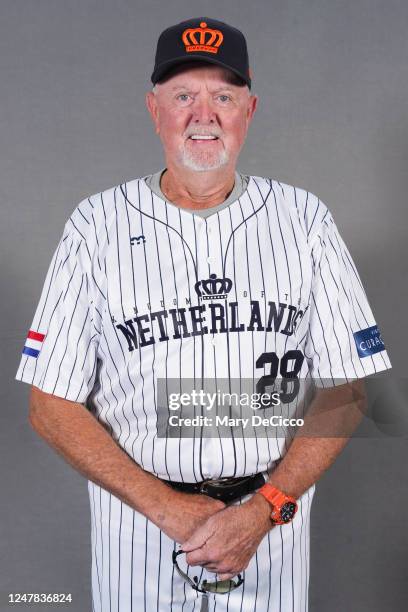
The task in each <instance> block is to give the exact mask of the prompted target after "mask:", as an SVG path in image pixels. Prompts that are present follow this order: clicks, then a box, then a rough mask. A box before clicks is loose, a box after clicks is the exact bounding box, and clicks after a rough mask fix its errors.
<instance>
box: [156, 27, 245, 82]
mask: <svg viewBox="0 0 408 612" xmlns="http://www.w3.org/2000/svg"><path fill="white" fill-rule="evenodd" d="M191 61H200V62H208V63H209V64H216V65H217V66H222V67H223V68H227V69H228V70H232V72H234V73H235V74H236V75H238V76H239V77H241V79H242V80H243V81H245V83H246V84H247V85H248V87H249V88H251V76H252V75H251V70H250V68H249V60H248V50H247V44H246V40H245V36H244V35H243V34H242V32H241V31H240V30H237V28H234V27H232V26H230V25H228V24H227V23H224V22H222V21H217V20H216V19H210V18H209V17H197V18H194V19H188V20H187V21H182V22H181V23H178V24H176V25H174V26H170V27H169V28H167V29H166V30H164V31H163V32H162V33H161V34H160V36H159V40H158V41H157V49H156V58H155V64H154V70H153V73H152V76H151V80H152V83H157V82H158V81H160V80H161V79H162V78H163V77H164V76H165V74H166V73H167V72H169V70H171V69H172V68H174V67H175V66H178V65H179V64H183V63H187V62H191Z"/></svg>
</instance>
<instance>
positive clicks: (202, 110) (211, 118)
mask: <svg viewBox="0 0 408 612" xmlns="http://www.w3.org/2000/svg"><path fill="white" fill-rule="evenodd" d="M216 120H217V119H216V114H215V110H214V108H213V106H212V104H211V101H210V100H208V99H207V98H198V99H196V100H195V102H194V107H193V121H194V122H195V123H203V124H206V123H209V124H212V123H216Z"/></svg>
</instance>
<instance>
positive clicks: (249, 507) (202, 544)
mask: <svg viewBox="0 0 408 612" xmlns="http://www.w3.org/2000/svg"><path fill="white" fill-rule="evenodd" d="M258 498H259V496H253V497H252V498H251V499H250V500H249V501H248V502H245V503H243V504H241V505H239V506H227V507H225V508H224V509H222V510H219V511H218V512H216V513H215V514H213V515H212V516H210V517H209V518H208V519H207V520H206V521H205V523H203V524H202V525H201V526H200V527H199V528H198V529H197V530H196V531H195V532H194V533H193V534H192V535H191V536H190V537H189V538H188V539H187V540H186V541H184V542H182V543H181V548H182V550H183V551H184V552H185V553H187V554H186V561H187V563H188V564H189V565H191V566H194V565H199V566H201V567H204V568H206V569H207V570H208V571H210V572H214V573H216V574H218V580H228V579H230V578H233V577H234V576H236V575H237V574H239V573H241V572H242V571H243V570H245V569H246V568H247V567H248V564H249V562H250V560H251V558H252V557H253V555H254V554H255V552H256V550H257V548H258V546H259V543H260V542H261V540H262V539H263V537H264V536H265V534H266V533H267V532H268V531H269V530H270V529H271V528H272V526H273V525H272V523H271V520H270V518H269V511H267V512H265V506H264V505H262V502H261V503H259V500H258Z"/></svg>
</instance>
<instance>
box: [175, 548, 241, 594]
mask: <svg viewBox="0 0 408 612" xmlns="http://www.w3.org/2000/svg"><path fill="white" fill-rule="evenodd" d="M183 553H184V550H182V549H180V550H178V551H176V550H173V554H172V557H173V563H174V566H175V568H176V570H177V572H178V573H179V575H180V576H181V577H182V578H183V579H184V580H185V581H186V582H187V584H189V585H190V586H191V588H193V589H194V590H195V591H199V592H200V593H216V594H217V593H219V594H221V593H229V592H230V591H233V590H234V589H236V588H238V587H239V586H241V584H242V583H243V582H244V579H243V578H242V577H241V574H238V576H237V579H236V580H215V582H209V581H208V580H203V581H202V582H201V583H199V582H198V578H197V576H194V577H193V578H190V576H188V575H187V574H186V573H185V572H183V570H181V569H180V567H179V565H178V563H177V557H178V555H181V554H183Z"/></svg>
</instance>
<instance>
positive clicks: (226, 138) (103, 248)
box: [16, 18, 390, 612]
mask: <svg viewBox="0 0 408 612" xmlns="http://www.w3.org/2000/svg"><path fill="white" fill-rule="evenodd" d="M152 82H153V84H154V87H153V90H152V91H149V92H148V93H147V96H146V103H147V107H148V110H149V112H150V114H151V117H152V120H153V123H154V126H155V129H156V132H157V134H158V135H159V136H160V138H161V141H162V144H163V149H164V155H165V162H166V163H165V168H164V169H163V170H161V171H159V172H156V173H155V174H151V175H148V176H145V177H143V178H138V179H133V180H130V181H128V182H125V183H123V184H121V185H118V186H116V187H113V188H111V189H108V190H105V191H103V192H100V193H97V194H95V195H92V196H90V197H88V198H85V199H84V200H83V201H82V202H81V203H80V204H79V205H78V206H77V207H76V209H75V210H74V212H73V213H72V215H71V216H70V218H69V220H68V221H67V224H66V226H65V229H64V232H63V236H62V238H61V240H60V243H59V245H58V248H57V250H56V251H55V254H54V257H53V260H52V262H51V265H50V268H49V271H48V274H47V277H46V281H45V284H44V288H43V292H42V295H41V298H40V302H39V305H38V308H37V311H36V313H35V317H34V320H33V323H32V326H31V330H30V332H29V334H28V337H27V340H26V343H25V346H24V349H23V356H22V359H21V363H20V367H19V370H18V373H17V376H16V377H17V378H18V379H19V380H23V381H25V382H28V383H30V384H31V385H32V393H31V402H30V421H31V424H32V426H33V427H34V428H35V430H36V431H37V432H38V433H39V434H40V435H41V436H42V437H43V438H45V439H46V440H47V441H48V442H49V444H50V445H52V446H53V447H54V448H55V449H56V450H57V451H58V452H60V453H61V454H62V455H63V456H64V457H65V459H66V460H67V461H68V462H69V463H71V464H72V466H73V467H74V468H75V469H76V470H78V471H79V472H80V473H82V474H83V475H84V476H85V477H86V478H87V479H88V487H89V496H90V506H91V517H92V591H93V610H95V611H97V612H107V611H108V610H109V612H111V611H112V610H119V611H120V612H127V611H130V610H133V611H135V612H136V611H137V612H139V611H140V610H146V611H148V612H151V611H153V610H160V611H163V612H164V611H168V610H174V611H182V610H183V611H184V612H187V611H188V610H190V611H192V610H197V611H198V610H199V609H200V606H201V602H202V600H203V599H206V600H207V606H208V609H209V610H215V609H216V610H217V611H218V612H220V611H221V610H229V611H230V612H234V611H237V612H238V610H239V611H241V612H252V611H253V610H255V609H256V610H257V612H266V611H273V612H277V611H280V612H289V611H291V612H293V611H299V612H300V610H302V611H303V610H307V607H308V597H307V596H308V580H309V521H310V507H311V503H312V498H313V494H314V487H315V482H316V481H317V480H318V478H319V477H320V475H321V474H322V473H323V471H324V470H326V469H327V468H328V467H329V466H330V464H331V463H332V462H333V461H334V459H335V457H336V456H337V455H338V453H339V452H340V451H341V449H342V448H343V447H344V445H345V443H346V441H347V439H348V437H349V435H350V433H351V432H352V430H353V429H354V427H355V426H356V424H357V423H358V421H359V419H360V417H361V414H360V412H359V409H360V408H361V404H362V403H363V401H364V394H363V393H360V395H359V396H358V394H357V396H356V391H359V392H361V390H362V388H361V379H363V378H364V377H365V376H367V375H369V374H372V373H374V372H378V371H380V370H383V369H386V368H388V367H390V362H389V358H388V355H387V353H386V351H385V349H384V344H383V342H382V340H381V336H380V334H379V331H378V328H377V326H376V325H375V321H374V317H373V314H372V312H371V309H370V306H369V304H368V302H367V298H366V296H365V293H364V290H363V288H362V285H361V281H360V279H359V277H358V274H357V272H356V269H355V266H354V264H353V262H352V259H351V257H350V254H349V252H348V250H347V248H346V246H345V244H344V242H343V241H342V239H341V237H340V235H339V233H338V230H337V228H336V225H335V224H334V221H333V218H332V216H331V214H330V212H329V211H328V209H327V208H326V206H325V205H324V204H323V203H322V202H321V201H320V200H319V198H317V196H315V195H313V194H312V193H310V192H307V191H305V190H303V189H300V188H296V187H293V186H290V185H287V184H283V183H280V182H278V181H277V180H275V179H272V178H262V177H259V176H247V175H245V174H241V173H239V172H237V169H236V166H237V160H238V156H239V153H240V150H241V148H242V146H243V144H244V141H245V138H246V135H247V132H248V128H249V126H250V123H251V121H252V119H253V117H254V113H255V111H256V107H257V102H258V99H257V97H256V96H255V95H254V94H252V93H251V73H250V70H249V66H248V55H247V48H246V42H245V39H244V37H243V35H242V34H241V32H239V31H238V30H236V29H235V28H232V27H231V26H229V25H227V24H225V23H222V22H218V21H215V20H213V19H207V18H199V19H191V20H188V21H186V22H183V23H180V24H177V25H175V26H172V27H170V28H168V29H167V30H165V31H164V32H163V33H162V34H161V36H160V38H159V41H158V46H157V53H156V63H155V68H154V72H153V75H152ZM307 379H309V380H311V379H315V381H316V385H317V387H318V392H317V393H316V395H315V398H314V400H313V402H312V405H311V406H310V407H309V410H310V412H309V414H306V417H308V416H309V417H310V414H313V415H314V416H316V415H319V414H323V423H324V424H325V425H327V424H328V423H329V425H330V428H331V429H330V434H331V435H327V430H325V432H326V435H325V436H324V437H323V436H322V435H316V431H318V433H320V434H321V430H320V429H319V430H316V428H313V427H312V428H309V429H308V432H309V433H310V434H311V435H303V436H302V435H298V433H297V432H296V435H293V431H292V430H290V428H289V429H287V428H286V429H285V428H284V431H285V435H280V434H281V432H282V430H279V429H277V427H276V423H278V422H279V423H280V424H281V423H282V422H283V421H287V422H288V423H289V422H290V423H291V424H292V421H295V422H296V423H297V424H299V423H302V422H305V423H307V418H306V419H303V421H302V420H301V419H299V418H296V419H293V418H289V417H294V416H296V417H298V416H299V414H301V413H302V414H303V412H302V411H301V410H300V407H301V405H302V404H304V405H306V399H305V398H306V393H305V392H304V390H303V389H302V388H301V385H300V382H301V381H304V380H307ZM247 380H249V381H250V388H251V389H252V391H254V390H256V391H258V392H259V391H266V390H267V389H268V388H270V387H273V386H274V385H275V383H276V382H277V381H279V380H280V381H281V382H282V386H281V387H280V392H279V393H278V394H277V395H278V399H279V402H280V403H281V406H282V413H281V415H280V417H282V416H284V417H285V419H283V421H282V420H280V417H279V418H277V415H276V413H275V412H274V414H273V416H270V415H271V410H272V408H273V407H272V406H271V404H270V403H269V404H268V403H267V404H266V405H265V406H261V407H260V406H259V405H258V406H257V410H256V414H257V415H258V417H259V414H260V413H261V414H262V417H265V415H268V418H269V417H270V420H268V419H266V418H264V419H263V421H262V417H259V419H260V421H262V428H263V429H260V428H259V427H258V425H256V423H255V421H253V422H252V424H253V427H252V428H251V427H248V428H247V422H246V421H245V418H244V417H242V414H243V413H242V406H241V411H240V412H239V411H237V410H236V409H234V408H233V407H231V406H230V407H229V408H228V410H227V411H226V412H225V410H224V409H225V407H224V406H222V402H220V401H219V396H217V401H216V402H214V401H212V403H211V405H204V404H203V403H198V404H197V403H194V401H193V399H194V398H197V395H195V396H193V395H191V398H192V401H191V402H190V404H189V406H187V407H186V411H185V412H183V411H184V408H183V410H176V411H174V412H177V416H176V415H175V414H174V413H173V415H174V418H176V421H177V419H181V415H182V414H187V413H188V411H187V408H188V407H190V408H191V407H192V406H193V410H192V412H191V416H192V418H191V419H190V420H189V423H190V425H187V426H185V427H177V426H176V428H175V429H176V434H174V432H170V431H169V430H170V429H171V428H169V423H172V422H173V421H172V420H171V418H170V416H169V412H170V410H173V408H172V407H171V408H169V406H170V404H169V403H168V399H169V397H170V395H171V394H169V389H171V388H174V387H176V388H177V389H178V390H181V389H183V390H185V389H186V387H188V383H189V381H190V382H191V381H193V383H192V386H194V388H200V387H202V388H204V387H205V386H206V385H207V389H208V385H210V387H211V386H212V389H213V390H214V391H216V390H217V387H218V383H220V382H221V381H227V383H228V384H227V386H228V388H229V389H230V390H231V389H232V388H236V383H237V382H238V386H239V385H241V384H242V385H243V384H244V381H247ZM288 381H289V382H290V383H291V384H292V383H295V389H296V393H295V394H293V393H292V392H291V391H289V390H288V385H287V383H288ZM339 381H341V382H342V383H343V384H337V385H336V382H337V383H339ZM283 383H285V384H283ZM326 383H327V384H326ZM296 385H297V386H296ZM163 389H164V398H165V400H164V402H163V401H162V399H163ZM190 389H191V391H192V388H191V387H190ZM176 395H177V394H176ZM257 395H258V399H259V397H261V396H264V395H265V393H263V394H262V393H258V394H257ZM266 396H267V397H268V394H267V393H266ZM200 397H204V396H200ZM205 397H209V395H208V396H205ZM270 397H271V394H270V395H269V398H270ZM279 402H278V403H279ZM214 406H215V408H214ZM334 406H337V408H338V410H337V411H334V410H331V413H330V418H329V419H325V418H324V412H325V410H326V409H327V408H328V407H329V408H333V407H334ZM211 407H212V409H213V413H212V414H211V415H210V412H211V411H210V408H211ZM223 410H224V412H225V414H226V415H227V417H225V415H224V416H223V417H222V419H221V420H220V421H217V420H215V419H216V418H218V417H220V415H221V414H223ZM250 412H251V411H250ZM252 412H253V411H252ZM238 413H239V414H240V415H241V417H242V418H238V417H237V418H236V419H235V417H236V416H237V414H238ZM173 415H172V416H173ZM194 419H197V420H194ZM206 419H207V420H206ZM225 419H227V420H225ZM273 419H276V421H274V420H273ZM184 421H185V423H186V422H187V421H188V419H184ZM248 421H249V418H248ZM265 421H267V422H268V423H270V426H268V425H267V424H265ZM177 422H178V421H177ZM309 422H310V421H309ZM254 423H255V424H254ZM195 424H196V425H195ZM333 428H334V429H333ZM244 429H245V431H244ZM333 431H335V432H336V433H339V432H340V434H341V435H333ZM313 434H315V435H313ZM179 545H180V546H179Z"/></svg>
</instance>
